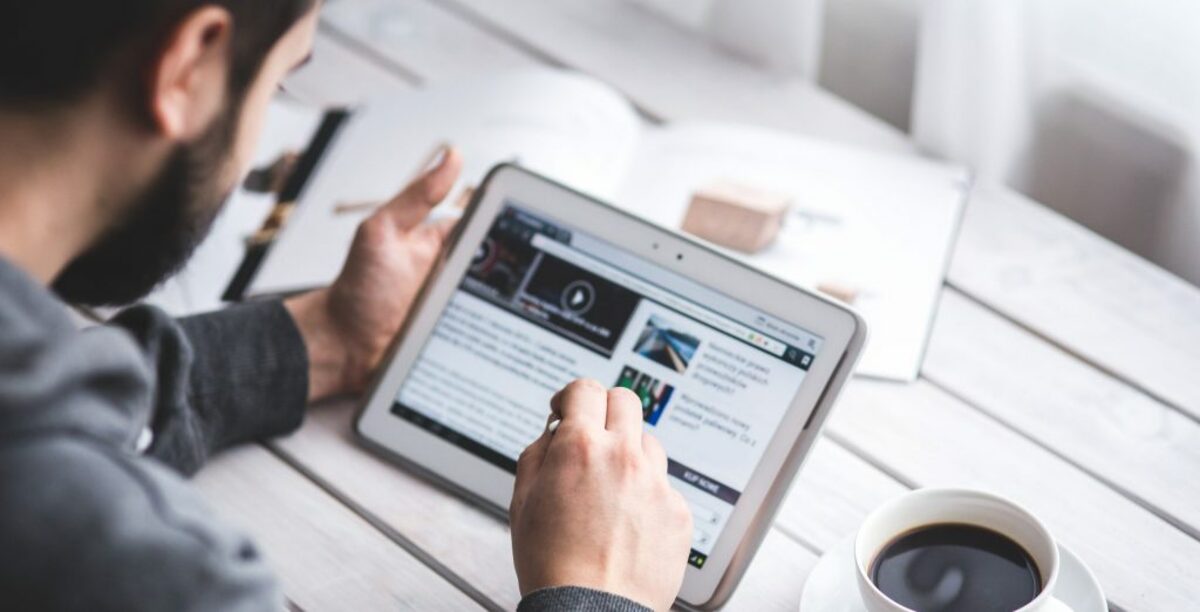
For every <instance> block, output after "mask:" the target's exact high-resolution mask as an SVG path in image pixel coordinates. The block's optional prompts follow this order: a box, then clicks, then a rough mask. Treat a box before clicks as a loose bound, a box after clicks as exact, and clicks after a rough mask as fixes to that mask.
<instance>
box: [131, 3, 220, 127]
mask: <svg viewBox="0 0 1200 612" xmlns="http://www.w3.org/2000/svg"><path fill="white" fill-rule="evenodd" d="M232 34H233V18H232V16H230V14H229V12H228V11H226V10H225V9H223V8H220V7H216V6H211V5H210V6H205V7H203V8H200V9H197V10H195V11H192V12H191V13H189V14H188V16H187V17H186V18H185V19H184V20H183V21H182V22H181V23H180V24H179V26H178V27H177V28H176V29H175V31H174V32H173V33H172V34H171V36H170V37H169V38H167V40H166V41H164V42H163V44H162V46H160V47H159V56H158V59H157V61H155V62H154V64H153V65H152V66H151V72H150V81H149V92H148V94H149V97H150V99H149V109H150V116H151V118H152V119H153V125H154V129H155V130H156V131H157V132H158V133H159V134H160V135H162V136H164V137H166V138H168V139H170V140H188V139H190V138H192V137H194V136H197V135H199V134H200V133H202V132H203V131H204V129H205V128H206V127H207V126H208V125H209V123H210V122H211V121H212V120H213V119H214V118H215V117H216V116H217V113H218V112H219V111H220V109H221V107H222V105H223V104H224V100H225V93H226V92H225V90H226V84H227V83H228V71H229V61H228V54H229V53H230V52H231V49H230V44H231V37H232Z"/></svg>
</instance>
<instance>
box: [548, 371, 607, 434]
mask: <svg viewBox="0 0 1200 612" xmlns="http://www.w3.org/2000/svg"><path fill="white" fill-rule="evenodd" d="M550 410H552V411H554V414H555V415H557V416H558V418H560V419H562V426H560V427H559V429H560V430H561V429H562V428H563V427H568V426H570V427H581V428H585V429H595V430H601V429H604V423H605V421H606V420H607V414H608V390H607V389H605V388H604V385H601V384H600V383H598V382H596V381H594V380H591V379H588V378H581V379H579V380H576V381H573V382H571V383H570V384H568V385H567V386H566V387H563V390H562V391H559V392H558V393H555V394H554V397H553V398H551V399H550Z"/></svg>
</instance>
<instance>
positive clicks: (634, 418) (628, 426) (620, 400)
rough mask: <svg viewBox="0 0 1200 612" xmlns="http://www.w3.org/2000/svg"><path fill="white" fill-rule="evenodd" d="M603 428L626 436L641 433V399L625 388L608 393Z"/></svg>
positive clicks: (617, 388)
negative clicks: (606, 412) (606, 411)
mask: <svg viewBox="0 0 1200 612" xmlns="http://www.w3.org/2000/svg"><path fill="white" fill-rule="evenodd" d="M604 428H605V429H607V430H609V431H612V432H618V433H623V434H627V435H636V434H640V433H641V431H642V399H641V398H640V397H638V395H637V394H636V393H634V392H633V391H630V390H629V389H626V388H625V387H616V388H614V389H610V390H609V391H608V415H607V420H606V422H605V425H604Z"/></svg>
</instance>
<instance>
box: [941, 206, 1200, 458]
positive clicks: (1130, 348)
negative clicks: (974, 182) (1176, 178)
mask: <svg viewBox="0 0 1200 612" xmlns="http://www.w3.org/2000/svg"><path fill="white" fill-rule="evenodd" d="M949 279H950V282H951V283H952V284H953V285H954V286H955V287H957V288H959V289H961V290H962V291H963V292H965V293H967V294H969V295H971V296H973V297H975V298H976V299H978V300H981V301H983V302H985V303H987V304H988V306H989V307H991V308H994V309H996V310H998V311H1000V312H1002V313H1004V314H1005V315H1006V316H1008V317H1011V318H1013V319H1014V320H1017V321H1018V322H1020V323H1021V324H1022V325H1024V326H1026V327H1028V328H1029V329H1031V330H1032V331H1034V332H1035V333H1037V334H1039V335H1041V336H1042V337H1044V338H1047V339H1049V340H1052V341H1054V342H1055V343H1057V344H1059V345H1061V346H1063V347H1064V348H1065V349H1066V350H1067V351H1069V352H1071V353H1072V354H1075V355H1077V356H1080V357H1083V358H1085V359H1087V360H1088V361H1089V362H1091V363H1093V364H1095V365H1096V366H1097V367H1099V368H1102V369H1104V370H1105V371H1107V372H1110V373H1112V374H1113V375H1114V376H1116V377H1118V378H1120V379H1121V380H1123V381H1125V382H1127V383H1129V384H1131V385H1133V386H1135V387H1137V388H1140V389H1142V390H1144V391H1145V392H1146V393H1148V394H1150V395H1151V396H1153V397H1155V398H1156V399H1159V400H1161V401H1163V402H1165V403H1167V404H1171V405H1174V406H1176V407H1178V408H1179V409H1181V410H1183V411H1185V412H1186V413H1187V414H1188V415H1189V416H1190V417H1191V418H1194V419H1198V420H1200V384H1196V373H1197V372H1200V290H1198V289H1197V288H1196V287H1193V286H1191V285H1189V284H1187V283H1186V282H1184V281H1183V280H1181V279H1179V278H1178V277H1175V276H1172V275H1171V274H1170V273H1168V272H1166V271H1164V270H1162V269H1160V268H1158V267H1156V266H1154V265H1153V264H1151V263H1149V262H1147V261H1146V260H1144V259H1141V258H1139V257H1138V256H1136V255H1134V254H1132V253H1130V252H1128V251H1125V250H1124V249H1122V248H1120V247H1118V246H1117V245H1115V244H1113V243H1111V242H1109V241H1107V240H1105V239H1104V238H1101V237H1100V236H1098V235H1096V234H1094V233H1092V232H1091V231H1089V230H1087V229H1085V228H1083V227H1081V226H1080V225H1078V224H1076V223H1074V222H1073V221H1071V220H1069V219H1067V218H1065V217H1063V216H1061V215H1059V214H1058V213H1055V212H1053V211H1051V210H1050V209H1048V208H1046V207H1044V206H1041V205H1040V204H1037V203H1036V202H1033V201H1031V200H1029V199H1027V198H1025V197H1023V196H1020V195H1018V194H1016V193H1013V192H1011V191H1009V190H1005V189H998V188H983V189H980V190H977V194H976V195H975V196H974V197H973V198H972V201H971V203H970V205H969V206H968V207H967V212H966V216H965V219H964V222H963V229H962V235H961V237H960V238H959V241H958V247H957V249H956V251H955V254H954V258H953V260H952V265H951V268H950V274H949ZM1193 467H1194V466H1193Z"/></svg>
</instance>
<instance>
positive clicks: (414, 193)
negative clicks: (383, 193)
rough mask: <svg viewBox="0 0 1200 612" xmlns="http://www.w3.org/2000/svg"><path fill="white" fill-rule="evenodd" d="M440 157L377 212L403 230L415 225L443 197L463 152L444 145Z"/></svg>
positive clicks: (459, 169)
mask: <svg viewBox="0 0 1200 612" xmlns="http://www.w3.org/2000/svg"><path fill="white" fill-rule="evenodd" d="M440 158H441V161H440V162H438V163H436V164H435V165H434V166H433V167H432V168H430V169H429V170H428V171H426V172H425V173H424V174H423V175H421V176H420V177H418V178H416V179H414V180H413V182H411V183H409V184H408V186H407V187H405V188H404V191H401V192H400V194H399V195H397V196H396V197H394V198H392V199H391V201H389V202H388V203H387V204H384V205H383V206H382V207H380V209H379V211H378V212H377V213H376V214H381V215H386V216H387V217H388V218H389V219H390V220H391V221H392V223H394V224H396V226H397V227H399V228H400V229H402V230H410V229H412V228H414V227H416V226H417V224H418V223H420V222H421V221H422V220H423V219H424V218H425V216H426V215H428V214H429V210H430V209H431V208H433V207H434V206H437V204H438V203H439V202H441V201H442V200H444V199H446V196H447V195H448V194H449V193H450V189H451V188H452V187H454V182H455V181H457V180H458V175H459V173H460V172H461V171H462V155H461V154H459V152H458V149H455V148H454V147H450V146H447V147H445V148H444V149H443V151H442V153H441V155H440Z"/></svg>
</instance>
